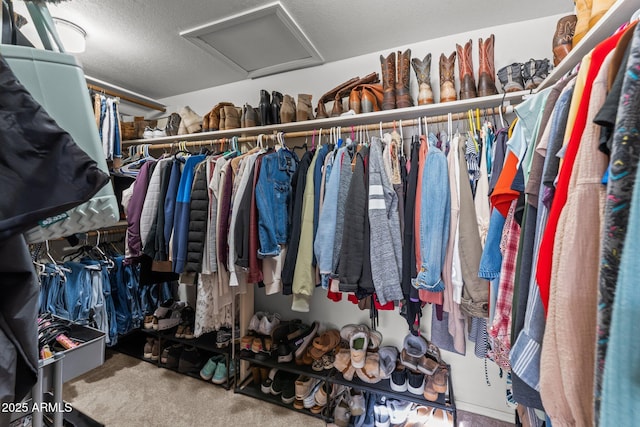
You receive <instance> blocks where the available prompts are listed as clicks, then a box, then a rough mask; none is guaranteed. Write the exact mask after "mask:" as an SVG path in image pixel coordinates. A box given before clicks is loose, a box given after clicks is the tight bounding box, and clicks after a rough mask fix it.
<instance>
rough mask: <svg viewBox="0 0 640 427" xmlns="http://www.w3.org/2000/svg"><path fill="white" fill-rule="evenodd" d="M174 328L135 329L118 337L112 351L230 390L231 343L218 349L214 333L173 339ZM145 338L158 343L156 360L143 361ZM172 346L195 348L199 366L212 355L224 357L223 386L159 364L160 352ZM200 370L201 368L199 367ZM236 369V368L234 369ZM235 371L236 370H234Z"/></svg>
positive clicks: (232, 360) (196, 375)
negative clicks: (163, 329) (225, 378)
mask: <svg viewBox="0 0 640 427" xmlns="http://www.w3.org/2000/svg"><path fill="white" fill-rule="evenodd" d="M175 331H176V328H172V329H167V330H165V331H158V330H155V329H136V330H134V331H132V332H130V333H129V334H127V335H123V336H120V337H118V343H117V344H116V345H115V346H114V347H113V349H114V350H116V351H119V352H120V353H124V354H126V355H128V356H131V357H135V358H136V359H140V360H143V361H145V362H148V363H152V364H153V365H156V366H157V367H159V368H165V369H169V370H171V371H174V372H178V373H180V374H183V375H186V376H189V377H192V378H196V379H199V380H200V381H205V382H207V383H209V384H212V385H219V386H221V387H223V388H225V389H226V390H230V389H231V387H232V385H233V384H234V380H235V378H234V376H230V375H229V366H230V364H231V363H236V360H235V359H234V357H233V354H232V343H231V342H230V343H229V344H228V345H227V346H226V347H222V348H218V347H217V346H216V332H215V331H214V332H209V333H207V334H204V335H201V336H200V337H198V338H193V339H185V338H176V337H175ZM147 337H153V338H156V339H158V340H159V342H160V350H159V353H158V360H150V359H145V358H144V357H143V350H144V345H145V342H146V338H147ZM173 344H182V345H184V346H185V347H187V346H191V347H195V348H196V349H198V351H200V354H201V355H202V356H203V360H202V363H201V365H204V363H205V362H206V361H207V360H208V359H209V358H210V357H211V356H213V355H215V354H221V355H224V356H225V363H226V364H227V380H226V382H225V383H223V384H215V383H212V382H211V381H210V380H209V381H207V380H204V379H202V378H201V377H200V375H199V369H198V372H186V373H184V372H180V371H178V368H177V367H175V368H173V367H168V366H165V365H164V364H162V363H161V362H160V356H161V355H162V350H163V349H165V348H166V347H168V346H171V345H173ZM200 368H202V366H200ZM236 368H237V367H236ZM236 371H237V369H236Z"/></svg>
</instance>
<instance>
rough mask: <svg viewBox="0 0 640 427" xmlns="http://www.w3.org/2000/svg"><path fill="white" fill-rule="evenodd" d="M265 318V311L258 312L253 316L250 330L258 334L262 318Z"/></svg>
mask: <svg viewBox="0 0 640 427" xmlns="http://www.w3.org/2000/svg"><path fill="white" fill-rule="evenodd" d="M264 316H265V313H264V312H263V311H258V312H256V313H254V314H253V317H251V320H250V321H249V330H250V331H253V332H258V331H259V330H260V322H261V321H262V318H263V317H264Z"/></svg>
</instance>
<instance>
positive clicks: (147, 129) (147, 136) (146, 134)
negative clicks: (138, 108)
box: [142, 126, 153, 139]
mask: <svg viewBox="0 0 640 427" xmlns="http://www.w3.org/2000/svg"><path fill="white" fill-rule="evenodd" d="M142 138H143V139H152V138H153V129H152V128H150V127H149V126H147V127H145V128H144V132H143V133H142Z"/></svg>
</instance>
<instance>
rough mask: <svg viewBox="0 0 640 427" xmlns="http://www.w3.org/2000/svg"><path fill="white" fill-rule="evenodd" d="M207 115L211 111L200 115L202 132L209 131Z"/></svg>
mask: <svg viewBox="0 0 640 427" xmlns="http://www.w3.org/2000/svg"><path fill="white" fill-rule="evenodd" d="M209 115H211V111H209V112H208V113H207V114H205V115H204V116H202V132H209Z"/></svg>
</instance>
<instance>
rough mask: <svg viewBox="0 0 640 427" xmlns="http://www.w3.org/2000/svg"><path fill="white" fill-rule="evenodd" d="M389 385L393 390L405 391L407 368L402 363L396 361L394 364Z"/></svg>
mask: <svg viewBox="0 0 640 427" xmlns="http://www.w3.org/2000/svg"><path fill="white" fill-rule="evenodd" d="M389 386H390V387H391V390H393V391H397V392H405V391H407V368H406V367H405V366H404V365H403V364H401V363H398V364H397V365H396V369H395V370H394V371H393V373H392V374H391V378H390V379H389Z"/></svg>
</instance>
